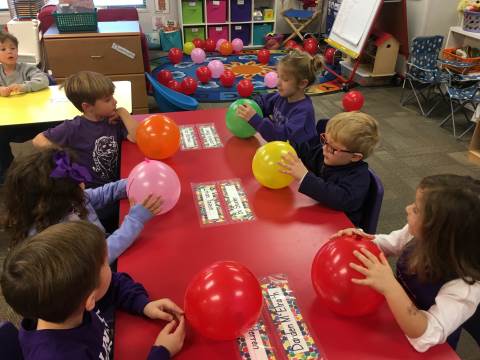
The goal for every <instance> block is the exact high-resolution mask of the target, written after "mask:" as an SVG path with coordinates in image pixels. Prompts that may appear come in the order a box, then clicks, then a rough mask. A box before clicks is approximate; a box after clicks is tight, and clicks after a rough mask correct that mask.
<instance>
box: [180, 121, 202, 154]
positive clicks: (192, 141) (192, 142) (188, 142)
mask: <svg viewBox="0 0 480 360" xmlns="http://www.w3.org/2000/svg"><path fill="white" fill-rule="evenodd" d="M180 148H181V149H182V150H196V149H200V145H199V143H198V139H197V134H196V133H195V126H193V125H182V126H180Z"/></svg>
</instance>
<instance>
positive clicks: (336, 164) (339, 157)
mask: <svg viewBox="0 0 480 360" xmlns="http://www.w3.org/2000/svg"><path fill="white" fill-rule="evenodd" d="M378 140H379V134H378V123H377V121H376V120H375V119H374V118H373V117H372V116H370V115H367V114H365V113H361V112H345V113H340V114H337V115H335V116H334V117H333V118H332V119H330V120H329V121H328V123H327V127H326V130H325V133H322V134H320V136H319V137H318V138H316V139H314V140H313V141H312V140H310V141H309V142H305V143H302V144H293V145H294V147H295V150H296V151H297V154H298V157H297V156H295V155H293V154H289V155H288V156H284V157H283V158H282V161H281V162H280V164H279V165H280V166H281V167H282V170H281V172H282V173H284V174H289V175H291V176H293V177H294V178H295V179H296V180H297V181H299V184H300V185H299V189H298V191H300V192H301V193H303V194H305V195H307V196H309V197H311V198H312V199H315V200H316V201H318V202H320V203H321V204H323V205H326V206H328V207H330V208H332V209H335V210H340V211H344V212H345V213H346V215H347V216H348V218H349V219H350V220H351V221H352V223H353V224H354V225H355V226H358V225H359V222H360V219H361V211H362V208H363V204H364V202H365V199H366V196H367V193H368V189H369V187H370V174H369V171H368V164H367V163H366V162H365V161H364V159H366V158H367V157H368V156H369V155H370V154H371V153H372V152H373V150H374V148H375V146H376V145H377V143H378Z"/></svg>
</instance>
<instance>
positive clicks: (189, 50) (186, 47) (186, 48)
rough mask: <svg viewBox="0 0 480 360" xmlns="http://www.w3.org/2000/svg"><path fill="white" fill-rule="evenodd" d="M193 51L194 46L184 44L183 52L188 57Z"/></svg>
mask: <svg viewBox="0 0 480 360" xmlns="http://www.w3.org/2000/svg"><path fill="white" fill-rule="evenodd" d="M193 49H195V45H193V43H192V42H191V41H187V42H186V43H185V44H183V52H184V53H185V54H187V55H190V54H191V53H192V51H193Z"/></svg>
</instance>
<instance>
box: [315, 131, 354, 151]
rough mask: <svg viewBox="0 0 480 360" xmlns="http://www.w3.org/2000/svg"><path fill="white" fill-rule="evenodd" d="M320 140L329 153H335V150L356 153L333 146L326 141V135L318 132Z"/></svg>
mask: <svg viewBox="0 0 480 360" xmlns="http://www.w3.org/2000/svg"><path fill="white" fill-rule="evenodd" d="M320 142H321V143H322V145H325V146H326V147H327V150H328V152H329V153H330V154H335V153H336V152H343V153H348V154H356V152H355V151H350V150H343V149H337V148H334V147H333V146H332V145H331V144H329V143H328V141H327V137H326V136H325V133H322V134H320Z"/></svg>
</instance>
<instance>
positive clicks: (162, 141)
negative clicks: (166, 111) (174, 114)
mask: <svg viewBox="0 0 480 360" xmlns="http://www.w3.org/2000/svg"><path fill="white" fill-rule="evenodd" d="M136 141H137V145H138V147H139V149H140V151H141V152H142V153H143V155H145V156H146V157H147V158H149V159H155V160H162V159H166V158H169V157H170V156H172V155H173V154H175V153H176V152H177V150H178V148H179V147H180V130H179V129H178V126H177V124H176V123H175V121H173V120H172V119H170V118H169V117H167V116H165V115H159V114H156V115H151V116H149V117H147V118H146V119H145V120H143V121H142V122H141V123H140V125H138V128H137V132H136Z"/></svg>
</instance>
